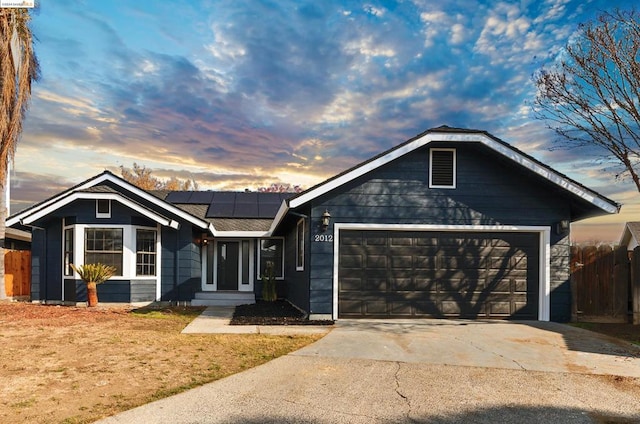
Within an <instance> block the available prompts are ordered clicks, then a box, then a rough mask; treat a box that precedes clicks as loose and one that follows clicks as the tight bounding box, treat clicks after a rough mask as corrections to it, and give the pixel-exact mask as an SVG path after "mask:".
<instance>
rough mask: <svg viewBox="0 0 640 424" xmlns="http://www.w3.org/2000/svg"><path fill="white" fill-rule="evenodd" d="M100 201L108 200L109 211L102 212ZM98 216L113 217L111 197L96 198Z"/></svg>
mask: <svg viewBox="0 0 640 424" xmlns="http://www.w3.org/2000/svg"><path fill="white" fill-rule="evenodd" d="M100 202H107V205H109V208H108V209H109V212H100V209H99V207H98V205H99V204H100ZM96 218H111V199H96Z"/></svg>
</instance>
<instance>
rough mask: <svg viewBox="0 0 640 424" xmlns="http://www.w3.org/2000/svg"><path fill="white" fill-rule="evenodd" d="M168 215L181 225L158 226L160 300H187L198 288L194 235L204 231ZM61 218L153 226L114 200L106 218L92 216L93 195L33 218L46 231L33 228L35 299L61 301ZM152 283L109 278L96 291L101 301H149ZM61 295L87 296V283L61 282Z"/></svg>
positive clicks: (75, 221) (83, 298)
mask: <svg viewBox="0 0 640 424" xmlns="http://www.w3.org/2000/svg"><path fill="white" fill-rule="evenodd" d="M130 194H131V193H125V195H130ZM138 200H140V199H138ZM142 203H149V202H142ZM164 215H166V214H164ZM172 218H174V219H177V220H178V221H179V222H180V228H179V230H174V229H172V228H167V227H163V228H162V229H161V242H162V248H161V252H160V255H161V259H160V260H161V262H160V264H159V271H160V273H161V300H169V301H175V300H191V299H192V298H193V293H194V292H196V291H198V290H199V289H200V274H201V263H200V247H199V246H198V244H197V243H196V242H195V241H194V240H195V239H196V236H195V235H196V234H200V231H203V230H199V229H198V230H196V229H194V228H193V226H192V224H190V223H188V222H184V221H182V220H181V219H180V218H179V217H177V216H175V217H172ZM63 219H64V220H65V222H66V223H67V224H72V223H73V224H91V225H100V224H103V225H123V226H125V225H135V226H147V227H152V228H155V227H156V223H155V222H153V221H151V220H149V219H148V218H146V217H144V216H142V215H140V214H139V213H137V212H135V211H134V210H132V209H129V208H128V207H126V206H123V205H122V204H120V203H118V202H117V201H112V202H111V217H110V218H96V208H95V200H77V201H74V202H72V203H70V204H69V205H66V206H64V207H62V208H60V209H58V210H57V211H55V212H53V213H52V214H50V215H49V216H48V217H47V218H46V219H42V220H40V221H39V222H37V223H36V225H38V226H40V227H44V228H46V236H45V232H44V231H38V230H34V232H33V234H34V237H33V260H32V275H33V279H32V297H33V299H34V300H45V299H46V300H62V263H63V260H62V222H63ZM38 233H41V234H40V235H38ZM77 248H78V246H76V249H77ZM45 256H46V257H45ZM45 282H46V283H45ZM155 287H156V286H155V281H151V280H149V281H145V280H136V281H134V283H133V284H130V283H129V281H127V280H120V281H109V282H106V283H103V284H101V285H99V287H98V294H99V299H100V301H101V302H143V301H153V300H155V296H156V292H155V291H156V288H155ZM65 300H67V301H71V302H72V301H80V302H82V301H86V288H85V287H83V284H79V283H78V282H73V281H70V282H69V284H67V283H65Z"/></svg>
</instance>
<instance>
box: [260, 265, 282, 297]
mask: <svg viewBox="0 0 640 424" xmlns="http://www.w3.org/2000/svg"><path fill="white" fill-rule="evenodd" d="M261 278H262V300H264V301H266V302H275V301H276V300H277V299H278V293H277V292H276V276H275V273H274V272H273V262H272V261H267V266H266V267H265V272H264V274H262V276H261Z"/></svg>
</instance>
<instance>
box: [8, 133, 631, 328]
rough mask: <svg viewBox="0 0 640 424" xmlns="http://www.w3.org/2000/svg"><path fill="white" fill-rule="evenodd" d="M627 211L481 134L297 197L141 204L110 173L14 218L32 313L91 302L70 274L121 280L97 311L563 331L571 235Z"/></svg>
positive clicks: (392, 153)
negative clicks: (27, 250)
mask: <svg viewBox="0 0 640 424" xmlns="http://www.w3.org/2000/svg"><path fill="white" fill-rule="evenodd" d="M618 210H619V205H618V204H617V203H615V202H613V201H612V200H610V199H608V198H606V197H604V196H601V195H600V194H598V193H596V192H594V191H592V190H590V189H589V188H587V187H585V186H583V185H581V184H579V183H578V182H576V181H574V180H572V179H570V178H568V177H566V176H565V175H562V174H560V173H558V172H556V171H554V170H553V169H551V168H550V167H548V166H546V165H544V164H543V163H541V162H539V161H537V160H536V159H534V158H533V157H531V156H529V155H527V154H525V153H524V152H522V151H520V150H518V149H516V148H514V147H512V146H510V145H509V144H507V143H505V142H504V141H502V140H500V139H498V138H496V137H494V136H492V135H491V134H489V133H487V132H485V131H479V130H467V129H459V128H450V127H446V126H443V127H438V128H434V129H431V130H428V131H425V132H424V133H422V134H419V135H417V136H416V137H413V138H411V139H410V140H407V141H406V142H404V143H402V144H400V145H398V146H396V147H394V148H392V149H390V150H388V151H386V152H383V153H381V154H379V155H377V156H375V157H373V158H371V159H369V160H367V161H365V162H363V163H360V164H359V165H356V166H354V167H353V168H351V169H348V170H346V171H344V172H342V173H341V174H339V175H336V176H334V177H332V178H329V179H328V180H326V181H324V182H322V183H320V184H318V185H316V186H314V187H311V188H310V189H308V190H306V191H304V192H302V193H298V194H291V193H287V194H282V193H256V192H220V191H190V192H186V191H178V192H149V191H145V190H141V189H139V188H137V187H135V186H133V185H131V184H129V183H128V182H126V181H124V180H123V179H121V178H119V177H118V176H116V175H114V174H112V173H110V172H107V171H105V172H103V173H102V174H99V175H97V176H95V177H93V178H90V179H88V180H87V181H85V182H83V183H81V184H78V185H77V186H75V187H72V188H70V189H68V190H66V191H64V192H62V193H60V194H57V195H55V196H53V197H51V198H50V199H47V200H45V201H43V202H41V203H39V204H36V205H34V206H32V207H30V208H28V209H25V210H23V211H21V212H19V213H17V214H14V215H13V216H11V217H10V218H9V219H8V221H7V224H8V225H9V226H14V225H15V226H24V227H27V228H31V230H32V257H33V263H32V268H33V269H32V276H33V277H32V278H33V281H32V300H33V301H39V302H72V303H73V302H81V301H85V299H86V293H85V288H84V284H82V283H81V281H80V280H79V279H78V277H77V275H75V274H74V272H73V270H72V269H71V267H70V264H72V263H73V264H84V263H91V262H102V263H107V264H110V265H113V266H115V267H116V268H117V270H118V275H117V276H115V277H113V278H111V279H110V280H109V281H108V282H106V283H104V284H102V285H100V286H98V291H99V296H100V301H101V302H152V301H173V302H176V301H184V302H190V303H191V304H194V305H196V304H199V305H207V304H220V303H231V304H233V303H248V302H254V301H255V299H256V298H260V296H261V286H262V284H261V275H262V274H263V273H264V269H265V266H266V264H267V262H273V263H274V264H275V270H276V271H275V272H276V277H277V279H278V290H279V295H280V296H282V297H285V298H286V299H288V300H289V301H290V302H291V303H293V304H294V305H296V306H298V307H300V308H301V309H303V310H305V311H307V312H308V313H309V314H310V317H311V318H312V319H327V318H328V319H339V318H347V317H349V318H351V317H355V318H357V317H461V318H470V319H473V318H512V319H530V320H543V321H547V320H554V321H567V320H569V319H570V315H571V291H570V286H569V272H570V270H569V254H570V248H569V233H570V223H571V222H572V221H576V220H580V219H584V218H588V217H592V216H598V215H603V214H613V213H617V212H618Z"/></svg>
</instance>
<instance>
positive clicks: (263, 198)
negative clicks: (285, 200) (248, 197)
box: [258, 193, 282, 205]
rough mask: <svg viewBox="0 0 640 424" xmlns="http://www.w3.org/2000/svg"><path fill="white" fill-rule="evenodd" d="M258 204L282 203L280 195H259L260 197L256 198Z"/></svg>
mask: <svg viewBox="0 0 640 424" xmlns="http://www.w3.org/2000/svg"><path fill="white" fill-rule="evenodd" d="M258 203H259V204H261V205H262V204H278V205H279V204H280V203H282V199H281V198H280V193H260V197H258Z"/></svg>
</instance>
